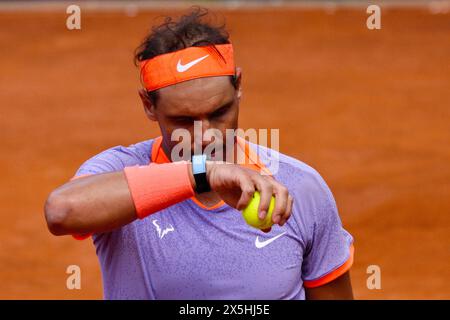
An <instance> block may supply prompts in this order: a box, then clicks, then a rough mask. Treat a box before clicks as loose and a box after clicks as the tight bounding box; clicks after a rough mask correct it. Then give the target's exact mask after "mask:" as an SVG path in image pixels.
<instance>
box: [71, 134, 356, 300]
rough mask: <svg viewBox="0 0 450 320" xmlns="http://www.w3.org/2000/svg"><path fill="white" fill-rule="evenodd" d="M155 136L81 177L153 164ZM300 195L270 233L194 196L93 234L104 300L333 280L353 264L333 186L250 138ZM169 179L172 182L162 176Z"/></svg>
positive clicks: (289, 287) (260, 295)
mask: <svg viewBox="0 0 450 320" xmlns="http://www.w3.org/2000/svg"><path fill="white" fill-rule="evenodd" d="M155 141H156V139H150V140H147V141H143V142H139V143H136V144H133V145H130V146H128V147H123V146H116V147H113V148H111V149H108V150H106V151H104V152H101V153H100V154H98V155H96V156H94V157H92V158H91V159H89V160H87V161H86V162H85V163H84V164H83V165H82V166H81V167H80V168H79V169H78V171H77V173H76V176H80V175H86V174H99V173H105V172H112V171H120V170H123V169H124V168H125V167H128V166H135V165H148V164H149V163H150V162H151V161H152V156H151V153H152V146H153V144H154V143H155ZM249 146H250V148H251V149H252V150H253V151H254V152H255V153H256V154H257V155H258V158H259V160H260V161H261V162H262V163H263V164H264V165H266V166H272V163H273V161H275V160H276V161H277V163H278V170H276V172H275V173H274V175H273V176H274V178H275V179H276V180H277V181H279V182H281V183H282V184H284V185H285V186H286V187H287V188H288V190H289V192H290V194H291V195H292V196H293V197H294V205H293V209H292V215H291V217H290V219H289V220H288V221H287V223H286V224H285V225H284V226H282V227H280V226H278V225H274V226H273V227H272V230H271V231H270V232H269V233H263V232H262V231H260V230H258V229H255V228H252V227H250V226H248V225H247V224H246V223H245V221H244V219H243V217H242V214H241V212H239V211H238V210H236V209H234V208H232V207H230V206H228V205H227V204H225V203H223V204H222V205H220V206H214V207H210V208H206V207H204V206H201V205H199V204H198V203H197V202H196V201H193V200H192V199H187V200H185V201H182V202H179V203H177V204H175V205H173V206H171V207H168V208H166V209H163V210H161V211H158V212H156V213H154V214H151V215H150V216H148V217H147V218H145V219H142V220H135V221H134V222H132V223H130V224H128V225H126V226H123V227H121V228H119V229H116V230H113V231H111V232H107V233H101V234H94V235H93V236H92V238H93V241H94V245H95V247H96V253H97V256H98V259H99V262H100V266H101V271H102V277H103V290H104V298H105V299H232V300H235V299H270V300H272V299H305V287H315V286H319V285H323V284H325V283H328V282H330V281H332V280H334V279H335V278H336V277H338V276H339V275H341V274H342V273H344V272H345V271H347V270H348V269H349V268H350V267H351V264H352V261H353V238H352V236H351V235H350V234H349V233H348V232H347V231H346V230H344V229H343V227H342V223H341V220H340V218H339V214H338V210H337V207H336V204H335V201H334V198H333V195H332V193H331V191H330V190H329V188H328V186H327V184H326V183H325V181H324V180H323V179H322V177H321V176H320V175H319V173H318V172H317V171H315V170H314V169H313V168H311V167H309V166H308V165H306V164H305V163H303V162H301V161H299V160H296V159H294V158H292V157H289V156H287V155H284V154H282V153H279V152H277V151H275V150H272V149H269V148H265V147H262V146H259V145H256V144H252V143H249ZM161 183H164V181H161Z"/></svg>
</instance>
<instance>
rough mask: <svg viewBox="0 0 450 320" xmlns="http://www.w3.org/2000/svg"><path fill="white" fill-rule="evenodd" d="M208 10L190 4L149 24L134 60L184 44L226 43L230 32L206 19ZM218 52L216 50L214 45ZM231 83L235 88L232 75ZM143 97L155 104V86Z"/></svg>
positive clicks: (189, 45) (174, 48) (192, 45)
mask: <svg viewBox="0 0 450 320" xmlns="http://www.w3.org/2000/svg"><path fill="white" fill-rule="evenodd" d="M210 16H211V14H210V13H209V11H208V9H206V8H202V7H198V6H193V7H191V9H190V12H189V13H187V14H185V15H183V16H181V17H179V18H178V19H174V18H172V17H165V19H164V22H163V23H162V24H160V25H157V26H154V27H152V29H151V31H150V33H149V34H148V35H147V36H146V37H145V39H144V40H143V41H142V43H141V44H140V45H139V47H138V48H137V49H136V50H135V55H134V63H135V65H136V66H138V65H139V62H141V61H144V60H147V59H151V58H154V57H156V56H158V55H161V54H164V53H169V52H174V51H177V50H181V49H185V48H188V47H202V46H209V45H212V46H213V47H214V45H216V44H217V45H218V44H228V43H230V40H229V38H230V36H229V34H228V32H227V31H226V29H225V23H222V24H220V25H214V24H212V23H211V22H209V21H208V18H210ZM216 51H217V53H218V54H219V55H221V54H220V52H219V51H218V50H217V49H216ZM230 81H231V84H232V85H233V86H234V87H235V88H236V77H235V76H230ZM147 97H148V99H149V100H150V101H151V102H152V104H154V105H156V102H157V101H158V99H159V95H158V90H154V91H147Z"/></svg>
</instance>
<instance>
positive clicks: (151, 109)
mask: <svg viewBox="0 0 450 320" xmlns="http://www.w3.org/2000/svg"><path fill="white" fill-rule="evenodd" d="M139 97H141V100H142V105H143V106H144V111H145V114H146V115H147V117H148V118H149V119H150V120H153V121H157V120H158V118H157V117H156V114H155V106H154V105H153V104H152V102H151V101H150V99H149V98H148V96H147V92H146V91H145V90H144V89H140V90H139Z"/></svg>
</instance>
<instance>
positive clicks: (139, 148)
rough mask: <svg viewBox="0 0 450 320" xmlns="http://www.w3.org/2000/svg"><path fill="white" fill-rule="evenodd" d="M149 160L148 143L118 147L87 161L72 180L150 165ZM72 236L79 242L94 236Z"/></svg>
mask: <svg viewBox="0 0 450 320" xmlns="http://www.w3.org/2000/svg"><path fill="white" fill-rule="evenodd" d="M149 158H150V146H149V142H147V141H145V142H141V143H138V144H135V145H130V146H129V147H124V146H116V147H113V148H110V149H108V150H105V151H103V152H101V153H99V154H97V155H95V156H93V157H92V158H90V159H89V160H87V161H85V162H84V163H83V164H82V165H81V166H80V167H79V168H78V170H77V171H76V173H75V175H74V176H73V177H72V178H71V180H75V179H79V178H82V177H85V176H89V175H94V174H100V173H107V172H116V171H121V170H123V169H124V168H125V167H129V166H134V165H146V164H149V161H150V160H149ZM72 236H73V238H75V239H77V240H84V239H87V238H89V237H90V236H93V235H92V234H78V235H72ZM94 236H95V235H94Z"/></svg>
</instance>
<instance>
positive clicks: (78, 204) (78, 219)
mask: <svg viewBox="0 0 450 320" xmlns="http://www.w3.org/2000/svg"><path fill="white" fill-rule="evenodd" d="M45 217H46V220H47V225H48V228H49V230H50V231H51V232H52V233H53V234H54V235H64V234H85V233H93V232H105V231H109V230H112V229H114V228H117V227H120V226H123V225H125V224H128V223H130V222H132V221H133V220H135V219H136V213H135V209H134V204H133V200H132V198H131V194H130V191H129V189H128V184H127V181H126V178H125V174H124V172H123V171H121V172H112V173H103V174H96V175H92V176H88V177H83V178H79V179H76V180H73V181H70V182H68V183H66V184H64V185H62V186H61V187H59V188H57V189H55V190H54V191H53V192H52V193H51V194H50V195H49V197H48V199H47V201H46V203H45Z"/></svg>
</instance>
